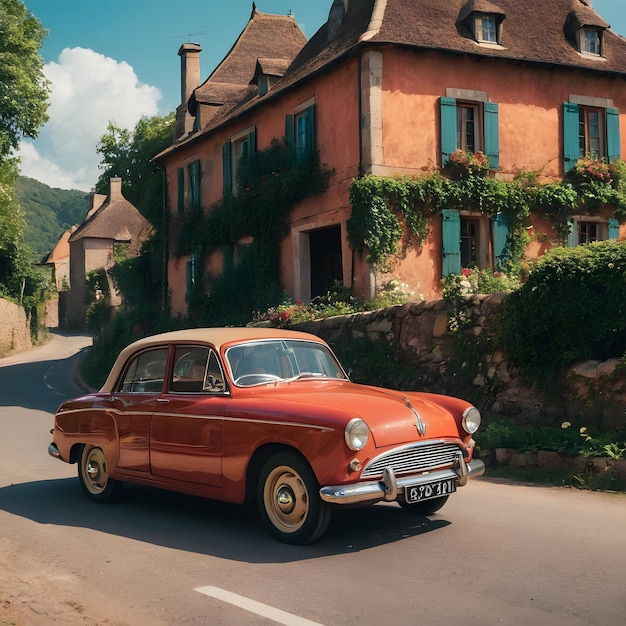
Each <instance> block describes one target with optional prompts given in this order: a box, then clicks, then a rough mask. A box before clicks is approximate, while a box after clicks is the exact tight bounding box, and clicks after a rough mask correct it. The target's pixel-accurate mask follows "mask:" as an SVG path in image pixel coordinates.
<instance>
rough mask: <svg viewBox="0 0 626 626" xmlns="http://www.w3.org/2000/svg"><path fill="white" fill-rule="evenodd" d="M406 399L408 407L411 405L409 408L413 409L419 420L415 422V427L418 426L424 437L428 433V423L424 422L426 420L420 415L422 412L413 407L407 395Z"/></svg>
mask: <svg viewBox="0 0 626 626" xmlns="http://www.w3.org/2000/svg"><path fill="white" fill-rule="evenodd" d="M404 401H405V402H406V405H407V407H409V409H411V411H412V412H413V415H415V419H416V420H417V422H416V423H415V424H414V426H415V428H417V432H418V433H419V434H420V435H421V436H422V437H423V436H424V435H425V434H426V424H425V423H424V420H423V419H422V418H421V417H420V414H419V413H418V412H417V411H416V410H415V409H414V408H413V405H412V404H411V401H410V400H409V399H408V398H407V397H406V396H404Z"/></svg>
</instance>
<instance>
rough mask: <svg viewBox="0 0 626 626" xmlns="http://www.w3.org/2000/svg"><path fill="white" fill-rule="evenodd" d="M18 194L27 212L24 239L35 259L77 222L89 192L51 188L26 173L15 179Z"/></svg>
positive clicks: (81, 215) (84, 212)
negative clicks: (26, 175)
mask: <svg viewBox="0 0 626 626" xmlns="http://www.w3.org/2000/svg"><path fill="white" fill-rule="evenodd" d="M17 196H18V200H19V203H20V205H21V206H22V210H23V211H24V214H25V216H26V224H27V226H26V233H25V238H26V243H27V244H28V246H29V247H30V248H31V250H32V251H33V254H34V258H35V259H36V260H40V259H42V258H43V257H45V256H47V255H48V254H49V253H50V252H51V251H52V249H53V248H54V246H55V245H56V243H57V241H58V240H59V237H60V236H61V235H62V234H63V233H64V232H65V231H66V230H67V229H68V228H70V227H71V226H73V225H74V224H80V223H81V222H82V221H83V219H84V217H85V215H86V214H87V210H88V208H89V194H88V193H85V192H84V191H78V190H77V189H56V188H54V189H53V188H52V187H48V185H45V184H44V183H40V182H39V181H37V180H35V179H33V178H27V177H25V176H19V177H18V179H17Z"/></svg>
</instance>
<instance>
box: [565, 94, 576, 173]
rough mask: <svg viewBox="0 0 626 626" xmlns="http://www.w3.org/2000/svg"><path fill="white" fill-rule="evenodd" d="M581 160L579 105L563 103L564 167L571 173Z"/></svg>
mask: <svg viewBox="0 0 626 626" xmlns="http://www.w3.org/2000/svg"><path fill="white" fill-rule="evenodd" d="M579 158H580V145H579V143H578V105H577V104H573V103H572V102H564V103H563V166H564V168H565V173H567V172H569V171H570V170H571V169H572V168H573V167H574V166H575V165H576V161H578V159H579Z"/></svg>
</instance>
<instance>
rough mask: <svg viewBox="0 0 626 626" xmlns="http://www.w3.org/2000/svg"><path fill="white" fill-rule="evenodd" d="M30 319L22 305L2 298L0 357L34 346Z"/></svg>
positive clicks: (0, 301)
mask: <svg viewBox="0 0 626 626" xmlns="http://www.w3.org/2000/svg"><path fill="white" fill-rule="evenodd" d="M32 345H33V344H32V342H31V338H30V321H29V320H28V318H27V317H26V313H25V311H24V309H23V308H22V307H21V306H18V305H17V304H13V303H12V302H9V301H8V300H4V299H2V298H0V357H3V356H6V355H7V354H9V353H10V352H20V351H22V350H28V349H29V348H32Z"/></svg>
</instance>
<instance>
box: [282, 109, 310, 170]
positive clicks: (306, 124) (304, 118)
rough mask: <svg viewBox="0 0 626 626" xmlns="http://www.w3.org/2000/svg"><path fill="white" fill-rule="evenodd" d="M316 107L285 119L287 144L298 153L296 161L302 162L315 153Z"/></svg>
mask: <svg viewBox="0 0 626 626" xmlns="http://www.w3.org/2000/svg"><path fill="white" fill-rule="evenodd" d="M315 135H316V132H315V105H314V104H312V105H311V106H309V107H307V108H305V109H302V110H300V111H297V112H295V113H293V114H289V115H287V117H286V119H285V142H286V143H287V144H288V145H290V146H292V147H293V148H294V149H295V151H296V159H297V160H298V161H302V160H303V159H305V158H306V157H308V156H311V155H312V154H314V153H315V150H316V145H315Z"/></svg>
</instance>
